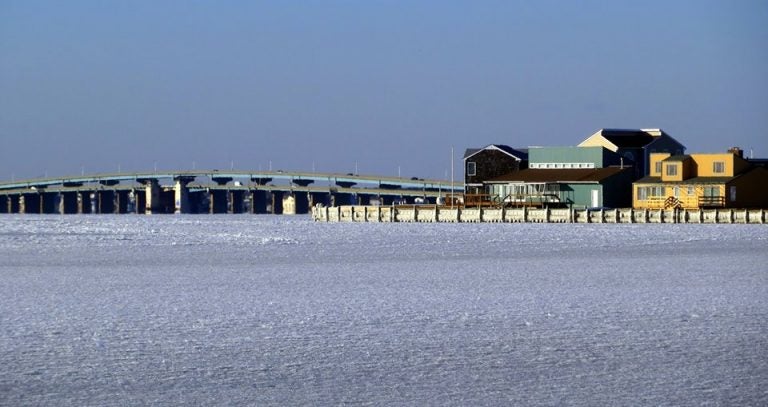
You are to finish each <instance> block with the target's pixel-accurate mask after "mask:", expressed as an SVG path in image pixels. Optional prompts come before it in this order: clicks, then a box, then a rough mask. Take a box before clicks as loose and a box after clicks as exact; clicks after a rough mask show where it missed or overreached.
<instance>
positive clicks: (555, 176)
mask: <svg viewBox="0 0 768 407" xmlns="http://www.w3.org/2000/svg"><path fill="white" fill-rule="evenodd" d="M631 168H632V167H627V166H625V167H623V168H622V167H605V168H562V169H540V168H529V169H525V170H520V171H514V172H510V173H509V174H505V175H502V176H500V177H496V178H493V179H491V180H488V181H487V182H600V181H602V180H604V179H606V178H609V177H611V176H614V175H616V174H618V173H620V172H622V171H627V170H630V169H631Z"/></svg>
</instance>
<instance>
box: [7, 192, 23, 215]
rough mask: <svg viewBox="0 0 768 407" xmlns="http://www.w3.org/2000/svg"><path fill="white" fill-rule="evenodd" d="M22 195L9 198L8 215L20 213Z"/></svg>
mask: <svg viewBox="0 0 768 407" xmlns="http://www.w3.org/2000/svg"><path fill="white" fill-rule="evenodd" d="M20 201H21V195H11V196H9V197H8V213H19V212H20V211H19V209H20V207H21V205H20V203H21V202H20Z"/></svg>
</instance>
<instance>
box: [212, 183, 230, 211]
mask: <svg viewBox="0 0 768 407" xmlns="http://www.w3.org/2000/svg"><path fill="white" fill-rule="evenodd" d="M228 197H229V193H228V191H227V190H223V189H212V190H210V195H209V198H208V199H209V208H208V210H209V213H211V214H214V213H227V209H228V208H229V202H228Z"/></svg>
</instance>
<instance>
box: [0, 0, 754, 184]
mask: <svg viewBox="0 0 768 407" xmlns="http://www.w3.org/2000/svg"><path fill="white" fill-rule="evenodd" d="M766 44H768V2H766V1H730V0H723V1H674V0H673V1H669V0H666V1H578V2H575V1H574V2H571V1H520V2H518V1H461V2H457V1H373V0H371V1H353V0H350V1H331V0H325V1H295V2H294V1H156V0H153V1H77V0H73V1H35V0H20V1H13V0H3V1H2V2H0V180H10V179H11V177H12V176H14V177H15V178H16V179H20V178H28V177H37V176H43V175H45V174H47V175H49V176H58V175H67V174H79V173H80V171H81V169H83V167H84V169H85V171H86V172H88V173H93V172H111V171H115V170H117V168H118V166H119V167H120V168H121V169H122V170H123V171H127V170H136V171H143V170H152V168H153V167H154V165H155V163H157V166H158V168H161V169H190V168H192V166H193V162H194V165H195V167H196V168H198V169H201V168H220V169H223V168H229V167H230V166H231V164H232V162H234V166H235V168H236V169H259V168H260V167H261V168H262V169H266V168H267V167H268V165H269V162H270V161H271V162H272V165H273V168H274V169H283V170H311V169H312V166H313V163H314V166H315V169H316V170H317V171H338V172H351V171H353V170H354V168H355V163H356V162H357V163H358V168H359V171H360V172H361V173H366V174H382V175H396V174H397V168H398V166H399V167H400V168H401V171H402V175H403V176H420V177H439V178H442V177H444V176H445V175H446V173H447V171H448V170H449V168H450V150H451V146H454V147H455V151H456V158H457V163H458V162H460V161H459V159H460V157H461V154H462V153H463V150H464V149H465V148H467V147H481V146H484V145H487V144H490V143H503V144H509V145H511V146H517V147H525V146H530V145H556V146H561V145H575V144H577V143H579V142H580V141H582V140H583V139H585V138H586V137H587V136H589V135H590V134H592V133H593V132H594V131H596V130H598V129H600V128H603V127H613V128H656V127H660V128H662V129H664V130H666V131H667V132H668V133H670V134H671V135H672V136H673V137H675V138H677V139H678V140H679V141H681V142H682V143H683V144H685V145H686V146H687V147H688V152H717V151H724V150H725V149H726V148H728V147H729V146H732V145H735V146H741V147H742V148H744V149H745V150H746V151H747V152H749V150H750V149H752V150H753V151H754V154H755V156H760V157H768V45H766ZM457 167H458V166H457ZM458 171H459V170H457V175H458V174H459V172H458Z"/></svg>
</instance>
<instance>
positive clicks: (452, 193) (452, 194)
mask: <svg viewBox="0 0 768 407" xmlns="http://www.w3.org/2000/svg"><path fill="white" fill-rule="evenodd" d="M455 195H456V191H455V190H454V189H453V146H451V209H453V200H454V199H455Z"/></svg>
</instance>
